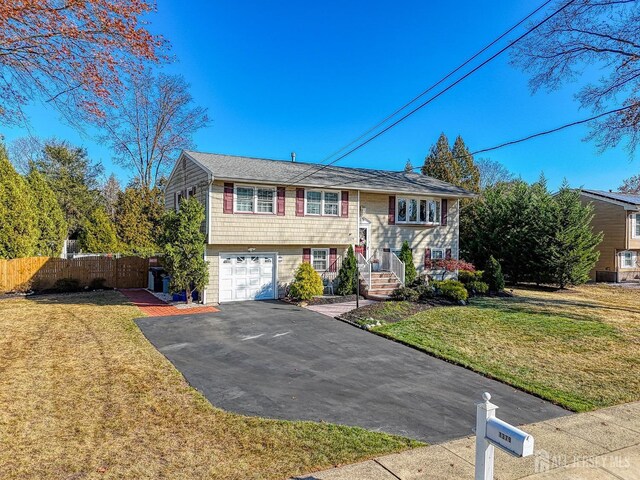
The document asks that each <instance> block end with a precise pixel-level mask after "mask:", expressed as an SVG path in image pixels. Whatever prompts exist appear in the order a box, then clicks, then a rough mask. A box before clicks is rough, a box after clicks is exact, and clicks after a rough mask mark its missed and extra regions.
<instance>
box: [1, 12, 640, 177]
mask: <svg viewBox="0 0 640 480" xmlns="http://www.w3.org/2000/svg"><path fill="white" fill-rule="evenodd" d="M539 3H540V2H513V1H503V0H497V1H494V2H476V1H471V0H461V1H460V2H456V3H455V4H452V3H449V2H423V1H422V2H421V1H414V0H412V1H400V2H393V3H391V4H390V3H388V2H381V1H351V2H344V1H342V2H337V1H333V0H329V1H325V2H299V1H298V2H294V1H281V2H246V1H245V2H243V1H218V2H210V1H190V2H175V1H173V2H172V1H169V0H159V2H158V12H157V14H154V15H153V16H152V17H150V21H151V27H150V28H151V29H152V30H153V31H154V32H156V33H160V34H162V35H163V36H164V37H165V38H167V39H168V40H169V41H170V43H171V45H172V50H171V53H172V54H173V55H174V57H175V59H176V61H175V62H173V63H172V64H170V65H166V66H165V67H163V68H164V70H165V71H167V72H168V73H181V74H183V75H184V76H185V77H186V79H187V81H188V82H189V83H190V84H191V89H192V94H193V97H194V99H195V100H196V102H198V103H199V104H200V105H203V106H205V107H208V109H209V116H210V117H211V119H212V122H211V125H210V127H208V128H207V129H204V130H201V131H200V132H198V133H197V135H196V136H195V142H196V144H197V148H198V149H199V150H202V151H207V152H218V153H229V154H236V155H248V156H257V157H266V158H282V159H286V158H289V154H290V152H291V151H295V152H296V153H297V158H298V161H301V162H320V161H322V160H324V159H325V158H326V157H327V156H328V155H330V154H331V153H333V152H334V151H335V150H337V149H339V148H340V147H342V146H344V145H345V144H346V143H349V142H350V141H351V140H353V139H354V138H356V137H357V136H359V135H360V134H361V133H362V132H363V131H365V130H367V129H368V128H369V127H371V126H373V125H374V124H375V123H377V122H378V121H379V120H380V119H382V118H384V117H385V116H386V115H387V114H388V113H390V112H392V111H393V110H395V108H397V107H398V106H400V105H402V104H403V103H404V102H406V101H407V100H408V99H410V98H412V97H413V96H415V95H416V94H417V93H418V92H420V91H422V90H423V89H424V88H426V87H427V86H428V85H430V84H431V83H433V82H434V81H435V80H437V79H439V78H440V77H441V76H442V75H443V74H445V73H447V72H448V71H449V70H450V69H452V68H453V67H455V66H457V65H458V64H459V63H460V62H461V61H462V60H464V59H466V58H467V57H468V56H469V55H471V54H472V53H474V52H475V51H476V50H478V49H479V48H480V47H481V46H484V45H485V44H486V43H488V42H489V41H491V40H492V39H493V38H494V37H496V36H497V35H498V34H500V33H502V32H503V31H504V30H506V29H507V28H508V27H510V26H511V25H512V24H514V23H515V22H516V21H518V20H520V19H521V18H522V17H523V16H525V15H526V14H527V13H529V11H531V10H533V9H534V8H535V7H536V6H538V5H539ZM452 5H455V8H452V7H451V6H452ZM510 38H513V36H512V37H510ZM527 82H528V77H527V76H526V75H525V74H524V73H522V72H520V71H519V70H517V69H515V68H513V67H512V66H510V65H509V64H508V56H507V55H505V56H504V57H500V58H499V59H497V60H495V61H494V62H492V63H490V64H489V65H487V66H486V67H485V68H483V69H482V70H480V71H479V72H477V73H476V74H474V75H472V76H471V77H470V78H469V79H467V80H465V81H464V82H462V83H461V84H459V85H458V86H456V87H455V88H454V89H453V90H451V91H449V92H447V93H446V94H445V95H443V96H442V97H440V98H439V99H438V100H436V101H435V102H433V103H432V104H430V105H428V106H427V107H425V108H424V109H422V110H421V111H420V112H418V113H417V114H416V115H414V116H413V117H411V118H409V119H408V120H406V121H405V122H403V123H402V124H400V125H399V126H397V127H396V128H394V129H393V130H391V131H390V132H388V133H387V134H385V135H384V136H382V137H381V138H379V139H377V140H375V141H373V142H372V143H370V144H369V145H367V146H366V147H364V148H363V149H361V150H359V151H358V152H356V153H354V154H352V155H351V156H349V157H347V158H346V159H344V160H343V161H341V162H340V163H339V165H344V166H358V167H370V168H386V169H401V168H403V166H404V164H405V162H406V161H407V159H410V160H411V161H412V163H413V164H414V165H420V164H422V162H423V161H424V157H425V155H426V154H427V152H428V150H429V147H430V145H432V144H433V143H434V142H435V141H436V139H437V137H438V135H439V134H440V132H444V133H445V134H447V136H448V137H449V139H450V140H451V141H452V142H453V139H454V138H455V136H457V135H462V137H463V138H464V140H465V142H466V143H467V145H468V146H469V148H470V149H471V150H479V149H482V148H486V147H490V146H493V145H496V144H499V143H501V142H503V141H508V140H512V139H515V138H519V137H522V136H525V135H527V134H530V133H535V132H538V131H540V130H545V129H547V128H552V127H555V126H559V125H561V124H564V123H567V122H570V121H574V120H578V119H581V118H584V117H588V116H590V114H591V112H589V111H586V110H580V109H579V105H578V103H577V102H576V101H575V100H574V99H573V94H574V93H575V92H576V91H577V89H578V87H579V86H580V81H578V82H577V83H576V84H572V85H569V86H568V87H567V88H565V89H563V90H561V91H558V92H553V93H546V92H539V93H537V94H536V95H534V96H532V95H531V93H530V91H529V88H528V84H527ZM28 112H29V115H30V117H31V120H32V125H31V129H32V131H33V132H34V133H36V134H37V135H39V136H42V137H49V136H52V135H55V136H57V137H59V138H64V139H68V140H70V141H71V142H72V143H75V144H81V145H83V146H85V147H86V148H87V149H88V151H89V153H90V154H91V155H92V157H93V158H96V159H101V160H102V161H103V163H104V165H105V167H106V169H107V171H108V172H110V171H115V172H116V173H117V174H118V176H119V177H120V178H121V179H123V180H125V179H126V178H127V176H128V174H127V172H123V171H121V170H119V169H118V167H116V166H114V165H113V164H112V163H111V160H110V158H111V154H110V152H109V150H108V149H107V148H105V147H104V146H101V145H99V144H97V142H96V141H95V140H94V139H93V138H91V132H89V134H85V135H82V134H80V133H78V132H76V131H74V130H72V129H71V128H69V127H67V126H65V125H64V124H63V123H62V122H61V120H60V118H59V115H58V114H57V113H56V112H54V111H50V110H47V109H46V107H43V106H41V105H34V106H33V107H30V108H29V110H28ZM2 133H3V134H4V136H5V138H6V140H7V141H9V142H10V141H12V140H13V139H15V138H17V137H20V136H24V135H25V133H26V131H25V130H23V129H17V128H13V129H4V130H3V132H2ZM586 133H587V129H586V127H575V128H572V129H568V130H565V131H564V132H561V133H558V134H554V135H552V136H547V137H543V138H539V139H536V140H533V141H530V142H526V143H524V144H521V145H518V146H514V147H508V148H505V149H502V150H499V151H495V152H491V153H489V154H485V156H487V157H489V158H492V159H494V160H498V161H500V162H502V163H503V164H504V165H505V166H507V167H508V168H509V169H510V170H512V171H513V172H514V173H516V174H517V175H521V176H522V177H523V178H524V179H525V180H535V179H536V178H537V177H538V176H539V174H540V172H541V171H544V173H545V175H546V176H547V178H548V180H549V184H550V186H551V187H553V188H555V187H557V186H558V185H559V184H560V182H561V181H562V179H563V178H564V177H566V178H567V179H568V180H569V182H570V183H571V185H573V186H585V187H589V188H597V189H610V188H611V189H615V188H617V187H618V185H619V184H620V183H621V180H622V179H623V178H626V177H628V176H630V175H632V174H634V173H637V172H638V171H639V170H640V168H638V160H637V158H636V159H630V158H629V156H628V154H627V152H626V151H625V150H624V149H623V148H622V147H619V148H618V149H615V150H609V151H607V152H605V153H604V154H598V153H597V150H596V147H595V145H594V144H593V143H585V142H583V141H582V139H583V138H584V137H585V135H586ZM636 157H637V155H636Z"/></svg>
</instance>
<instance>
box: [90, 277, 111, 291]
mask: <svg viewBox="0 0 640 480" xmlns="http://www.w3.org/2000/svg"><path fill="white" fill-rule="evenodd" d="M106 285H107V279H106V278H94V279H93V280H91V282H90V283H89V290H104V289H105V288H106Z"/></svg>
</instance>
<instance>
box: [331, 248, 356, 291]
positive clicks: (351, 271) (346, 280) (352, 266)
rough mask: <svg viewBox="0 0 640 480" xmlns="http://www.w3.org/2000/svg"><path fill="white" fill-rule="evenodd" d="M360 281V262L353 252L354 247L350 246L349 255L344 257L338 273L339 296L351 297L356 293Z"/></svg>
mask: <svg viewBox="0 0 640 480" xmlns="http://www.w3.org/2000/svg"><path fill="white" fill-rule="evenodd" d="M357 281H358V261H357V260H356V255H355V253H354V252H353V246H351V245H349V250H347V255H346V256H345V257H344V261H343V262H342V266H341V267H340V271H339V272H338V286H337V287H336V293H337V294H338V295H351V294H353V293H356V290H357V284H356V282H357Z"/></svg>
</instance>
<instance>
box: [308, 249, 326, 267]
mask: <svg viewBox="0 0 640 480" xmlns="http://www.w3.org/2000/svg"><path fill="white" fill-rule="evenodd" d="M320 251H322V252H325V253H326V255H327V257H326V262H327V266H326V267H325V268H324V270H317V269H316V267H314V266H313V262H314V260H315V258H314V257H315V252H320ZM329 255H330V252H329V249H328V248H312V249H311V254H310V260H311V266H312V267H313V269H314V270H315V271H316V272H325V271H327V270H328V269H329V267H330V265H329V262H330V259H329Z"/></svg>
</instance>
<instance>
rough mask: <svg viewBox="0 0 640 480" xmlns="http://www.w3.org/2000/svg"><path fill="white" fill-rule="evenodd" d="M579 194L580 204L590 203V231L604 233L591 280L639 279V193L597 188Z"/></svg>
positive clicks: (625, 280)
mask: <svg viewBox="0 0 640 480" xmlns="http://www.w3.org/2000/svg"><path fill="white" fill-rule="evenodd" d="M581 194H582V201H583V202H584V203H589V202H591V203H592V204H593V207H594V217H593V220H592V222H591V224H592V225H593V230H594V231H596V232H602V233H603V234H604V238H603V240H602V243H601V244H600V246H599V247H598V248H599V250H600V259H599V260H598V262H597V263H596V266H595V268H594V269H593V270H592V271H591V278H592V280H595V281H597V282H628V281H636V282H637V281H640V195H629V194H625V193H618V192H605V191H600V190H582V192H581Z"/></svg>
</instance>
